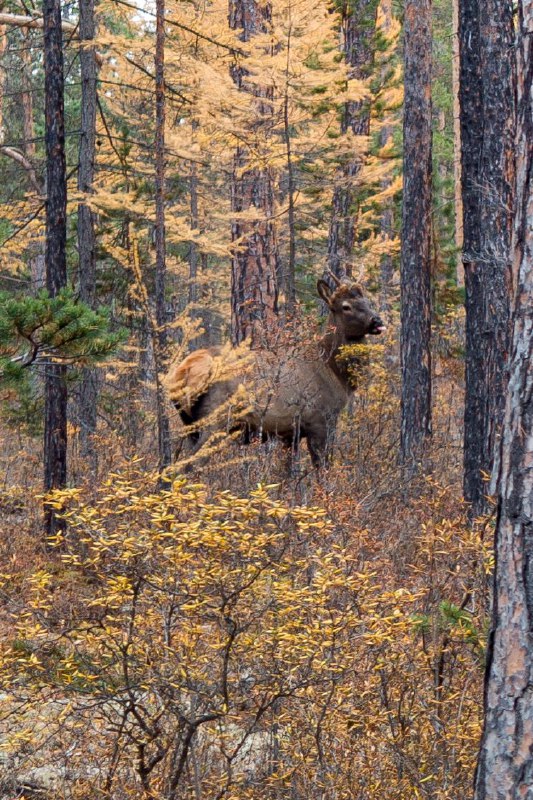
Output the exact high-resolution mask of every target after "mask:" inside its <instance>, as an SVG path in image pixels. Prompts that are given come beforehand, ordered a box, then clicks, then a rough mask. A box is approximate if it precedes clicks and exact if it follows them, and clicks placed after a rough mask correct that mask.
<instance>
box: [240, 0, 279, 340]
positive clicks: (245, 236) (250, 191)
mask: <svg viewBox="0 0 533 800" xmlns="http://www.w3.org/2000/svg"><path fill="white" fill-rule="evenodd" d="M270 18H271V11H270V6H269V5H268V4H267V5H261V4H260V3H259V2H256V0H230V6H229V23H230V27H231V28H232V29H233V30H238V31H240V32H241V33H240V38H241V39H242V41H248V40H249V39H250V38H251V37H252V36H254V35H255V34H257V33H264V32H265V31H266V30H267V28H268V25H269V22H270ZM232 77H233V80H234V81H235V83H236V85H237V86H238V87H239V88H240V89H242V91H248V92H251V93H252V94H254V96H255V97H256V98H257V122H256V126H255V127H256V131H259V128H260V127H261V126H265V125H267V124H268V119H269V117H270V116H271V114H272V104H271V96H272V92H271V89H269V88H268V87H265V88H263V87H257V86H254V85H253V84H252V83H251V82H249V81H247V80H246V78H247V72H246V69H244V68H243V67H234V68H233V69H232ZM231 209H232V211H233V212H235V213H236V214H237V215H238V214H240V213H242V212H249V211H250V210H254V211H256V212H257V217H256V219H255V220H252V221H243V220H241V219H239V218H238V216H236V217H235V218H234V221H233V224H232V228H231V238H232V242H235V249H234V254H233V258H232V271H231V338H232V341H233V343H234V344H239V343H240V342H242V341H243V340H244V339H246V338H252V340H257V339H260V338H261V331H264V330H265V329H268V328H269V327H270V326H272V325H273V324H274V323H275V321H276V318H277V313H278V285H277V266H278V252H277V241H276V230H275V226H274V222H273V215H274V188H273V176H272V174H271V170H270V169H269V168H268V167H264V168H259V167H253V168H249V169H247V153H246V149H245V148H244V147H239V148H238V149H237V151H236V153H235V157H234V163H233V176H232V185H231Z"/></svg>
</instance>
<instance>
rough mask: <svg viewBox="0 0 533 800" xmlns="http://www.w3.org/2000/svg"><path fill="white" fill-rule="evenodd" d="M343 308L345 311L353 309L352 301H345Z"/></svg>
mask: <svg viewBox="0 0 533 800" xmlns="http://www.w3.org/2000/svg"><path fill="white" fill-rule="evenodd" d="M342 310H343V311H351V310H352V307H351V305H350V303H343V304H342Z"/></svg>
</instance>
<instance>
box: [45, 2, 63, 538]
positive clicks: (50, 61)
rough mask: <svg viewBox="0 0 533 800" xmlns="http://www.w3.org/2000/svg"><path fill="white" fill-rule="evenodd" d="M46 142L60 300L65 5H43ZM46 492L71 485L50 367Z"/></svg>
mask: <svg viewBox="0 0 533 800" xmlns="http://www.w3.org/2000/svg"><path fill="white" fill-rule="evenodd" d="M43 23H44V81H45V141H46V191H47V198H46V253H45V262H46V288H47V289H48V292H49V293H50V295H52V296H55V295H57V294H58V292H59V291H60V290H61V289H63V288H64V287H65V286H66V283H67V261H66V238H67V182H66V170H65V118H64V105H63V97H64V78H63V49H62V46H63V42H62V30H61V3H60V0H43ZM44 391H45V419H44V490H45V492H48V491H50V490H51V489H60V488H62V487H64V486H65V485H66V481H67V386H66V367H64V366H62V365H60V364H54V363H50V364H48V365H47V367H46V378H45V389H44ZM45 528H46V533H47V534H48V535H53V534H54V533H56V532H57V531H58V530H59V529H62V528H64V523H63V521H61V520H58V518H57V516H56V514H55V513H54V511H53V510H52V509H47V511H46V513H45Z"/></svg>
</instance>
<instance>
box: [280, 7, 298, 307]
mask: <svg viewBox="0 0 533 800" xmlns="http://www.w3.org/2000/svg"><path fill="white" fill-rule="evenodd" d="M289 15H290V6H289ZM291 26H292V23H291V21H290V19H289V30H288V34H287V66H286V70H285V81H286V83H285V97H284V102H283V133H284V136H285V147H286V155H287V184H288V185H287V200H288V207H287V224H288V229H289V259H288V262H287V267H286V271H285V275H284V276H283V286H284V289H285V308H286V310H287V312H288V313H289V314H292V313H294V309H295V306H296V230H295V208H294V194H295V191H296V182H295V177H294V163H293V154H292V142H291V128H290V118H289V116H290V115H289V75H290V69H289V68H290V57H291V36H292V27H291Z"/></svg>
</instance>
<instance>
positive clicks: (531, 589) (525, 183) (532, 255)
mask: <svg viewBox="0 0 533 800" xmlns="http://www.w3.org/2000/svg"><path fill="white" fill-rule="evenodd" d="M518 13H519V18H518V27H519V32H518V50H517V52H518V63H519V94H518V98H519V101H518V137H517V140H518V147H517V151H516V152H517V210H516V219H515V223H514V236H513V247H512V252H513V258H514V264H513V268H514V270H513V271H514V274H515V275H516V282H517V292H516V303H515V308H514V316H513V335H512V355H511V361H510V376H509V385H508V388H507V406H506V411H505V420H504V424H503V432H502V444H501V461H500V489H499V503H498V518H497V524H496V544H495V551H496V571H495V576H494V604H493V623H492V631H491V636H490V639H489V654H488V662H487V672H486V685H485V725H484V731H483V739H482V744H481V750H480V755H479V761H478V768H477V774H476V789H475V800H520V799H521V798H530V797H532V796H533V760H532V757H531V753H532V751H533V642H532V638H531V635H532V620H533V472H532V470H531V464H532V463H533V400H532V398H533V337H532V331H533V230H532V227H531V219H532V218H533V150H532V148H531V143H532V142H533V99H532V98H533V38H532V36H531V32H532V31H533V0H520V2H519V4H518Z"/></svg>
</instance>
